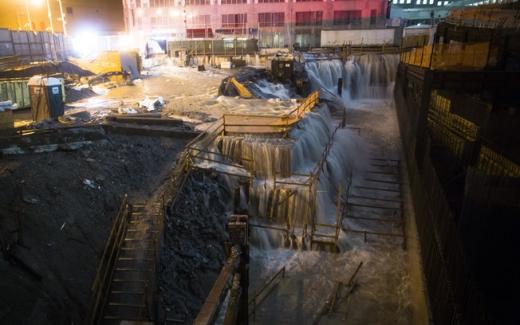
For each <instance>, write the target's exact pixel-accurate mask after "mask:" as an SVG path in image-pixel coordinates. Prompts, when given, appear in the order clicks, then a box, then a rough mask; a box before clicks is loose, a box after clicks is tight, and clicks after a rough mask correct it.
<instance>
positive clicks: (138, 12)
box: [137, 9, 143, 17]
mask: <svg viewBox="0 0 520 325" xmlns="http://www.w3.org/2000/svg"><path fill="white" fill-rule="evenodd" d="M142 15H143V9H137V16H138V17H141V16H142Z"/></svg>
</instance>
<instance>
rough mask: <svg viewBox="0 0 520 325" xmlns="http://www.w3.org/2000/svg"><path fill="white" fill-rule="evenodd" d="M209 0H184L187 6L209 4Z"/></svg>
mask: <svg viewBox="0 0 520 325" xmlns="http://www.w3.org/2000/svg"><path fill="white" fill-rule="evenodd" d="M209 4H210V0H186V5H187V6H196V5H209Z"/></svg>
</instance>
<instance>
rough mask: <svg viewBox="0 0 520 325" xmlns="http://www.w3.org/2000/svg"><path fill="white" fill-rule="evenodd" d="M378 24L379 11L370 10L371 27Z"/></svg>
mask: <svg viewBox="0 0 520 325" xmlns="http://www.w3.org/2000/svg"><path fill="white" fill-rule="evenodd" d="M376 22H377V10H376V9H372V10H370V26H374V25H375V24H376Z"/></svg>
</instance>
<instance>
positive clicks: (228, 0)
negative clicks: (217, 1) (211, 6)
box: [221, 0, 247, 5]
mask: <svg viewBox="0 0 520 325" xmlns="http://www.w3.org/2000/svg"><path fill="white" fill-rule="evenodd" d="M221 1H222V2H221V3H222V4H223V5H234V4H240V3H247V0H221Z"/></svg>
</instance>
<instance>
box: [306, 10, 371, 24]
mask: <svg viewBox="0 0 520 325" xmlns="http://www.w3.org/2000/svg"><path fill="white" fill-rule="evenodd" d="M296 24H298V18H296ZM333 24H334V25H361V10H339V11H334V22H333Z"/></svg>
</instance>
